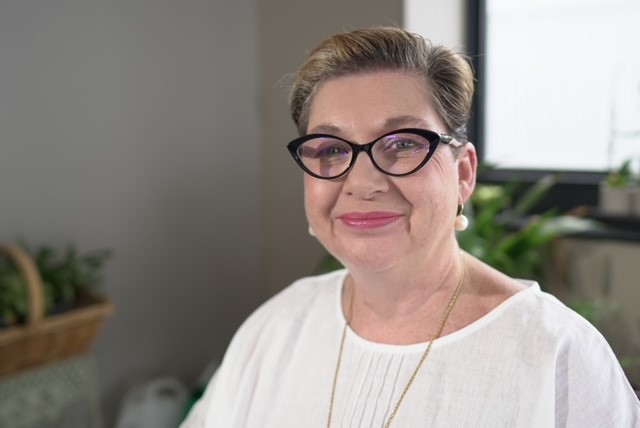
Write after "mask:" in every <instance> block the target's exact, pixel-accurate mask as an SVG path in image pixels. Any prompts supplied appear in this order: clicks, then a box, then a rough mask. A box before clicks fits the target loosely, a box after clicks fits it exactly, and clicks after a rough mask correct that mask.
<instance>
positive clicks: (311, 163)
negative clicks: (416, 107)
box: [287, 128, 459, 180]
mask: <svg viewBox="0 0 640 428" xmlns="http://www.w3.org/2000/svg"><path fill="white" fill-rule="evenodd" d="M453 141H455V140H454V138H453V137H452V136H450V135H446V134H439V133H437V132H433V131H429V130H426V129H419V128H405V129H398V130H396V131H392V132H389V133H387V134H385V135H383V136H381V137H378V138H377V139H376V140H374V141H372V142H370V143H368V144H362V145H361V144H354V143H352V142H350V141H347V140H345V139H342V138H340V137H336V136H333V135H329V134H309V135H304V136H302V137H299V138H296V139H295V140H293V141H291V142H290V143H289V144H288V145H287V149H288V150H289V152H290V153H291V156H293V159H294V160H295V161H296V162H297V163H298V165H300V167H301V168H302V169H303V170H304V171H305V172H306V173H307V174H309V175H311V176H313V177H316V178H321V179H326V180H329V179H332V178H338V177H340V176H342V175H344V174H346V173H347V172H348V171H349V170H350V169H351V167H352V166H353V164H354V163H355V161H356V158H357V157H358V154H359V153H360V152H365V153H366V154H367V155H369V158H370V159H371V162H372V163H373V165H374V166H375V167H376V168H377V169H378V170H380V171H382V172H383V173H385V174H388V175H392V176H395V177H401V176H403V175H409V174H412V173H414V172H416V171H418V170H419V169H420V168H422V167H423V166H424V165H425V164H426V163H427V162H428V161H429V159H431V156H433V154H434V153H435V151H436V148H437V147H438V145H439V144H440V143H442V144H452V142H453ZM458 147H459V146H458Z"/></svg>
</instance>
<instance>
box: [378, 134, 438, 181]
mask: <svg viewBox="0 0 640 428" xmlns="http://www.w3.org/2000/svg"><path fill="white" fill-rule="evenodd" d="M430 148H431V142H430V141H429V140H428V139H426V138H425V137H423V136H421V135H417V134H411V133H400V134H392V135H387V136H385V137H383V138H381V139H380V140H378V141H376V143H375V144H374V146H373V150H372V155H373V159H374V160H375V161H376V164H378V166H379V167H380V168H382V170H384V171H385V172H388V173H390V174H397V175H398V174H407V173H409V172H412V171H413V170H415V169H416V168H418V167H419V166H420V164H421V163H422V161H424V160H425V158H426V157H427V155H428V154H429V150H430Z"/></svg>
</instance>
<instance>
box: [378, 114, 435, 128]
mask: <svg viewBox="0 0 640 428" xmlns="http://www.w3.org/2000/svg"><path fill="white" fill-rule="evenodd" d="M384 126H385V128H387V129H389V128H402V127H404V128H406V127H411V126H418V127H421V128H424V127H426V128H429V126H430V124H429V122H427V121H425V120H424V119H421V118H419V117H415V116H410V115H403V116H396V117H390V118H388V119H387V120H386V121H385V123H384Z"/></svg>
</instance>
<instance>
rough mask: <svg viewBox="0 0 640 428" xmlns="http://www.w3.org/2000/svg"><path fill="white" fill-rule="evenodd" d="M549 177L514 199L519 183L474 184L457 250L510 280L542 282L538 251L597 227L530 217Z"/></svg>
mask: <svg viewBox="0 0 640 428" xmlns="http://www.w3.org/2000/svg"><path fill="white" fill-rule="evenodd" d="M556 182H557V178H556V176H555V175H553V174H550V175H546V176H544V177H542V178H541V179H540V180H538V181H537V182H535V183H534V184H533V185H532V186H531V187H529V189H527V190H526V191H525V192H524V193H523V194H522V195H521V196H520V197H517V196H516V193H517V190H518V187H519V183H518V182H516V181H512V182H509V183H506V184H505V185H504V186H502V185H492V184H479V185H478V186H477V188H476V190H475V192H474V194H473V196H472V199H471V203H470V204H467V206H465V215H467V217H468V218H469V227H468V228H467V230H465V231H464V232H461V233H459V234H458V243H459V244H460V247H461V248H463V249H464V250H466V251H468V252H469V253H470V254H473V255H474V256H476V257H477V258H479V259H480V260H482V261H484V262H486V263H487V264H489V265H491V266H493V267H495V268H496V269H498V270H500V271H502V272H504V273H506V274H507V275H509V276H512V277H519V278H540V277H542V276H543V266H544V262H545V257H547V255H548V254H549V252H548V251H544V249H545V247H547V246H548V245H549V244H550V243H551V242H552V241H553V240H554V239H556V238H558V237H560V236H564V235H567V234H571V233H577V232H581V231H585V230H592V229H595V228H598V227H600V226H599V224H598V223H596V222H595V221H592V220H589V219H585V218H578V217H575V216H569V215H563V214H561V213H559V212H558V211H557V210H555V209H549V210H547V211H544V212H543V213H541V214H533V209H534V208H535V207H536V206H537V205H538V203H539V202H540V201H541V200H542V198H543V197H544V196H545V195H546V194H547V193H548V192H549V190H550V189H551V188H552V187H553V186H554V185H555V184H556Z"/></svg>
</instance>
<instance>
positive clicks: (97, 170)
mask: <svg viewBox="0 0 640 428" xmlns="http://www.w3.org/2000/svg"><path fill="white" fill-rule="evenodd" d="M256 31H257V16H256V6H255V3H254V2H246V1H241V2H238V1H235V0H216V1H200V0H182V1H172V0H136V1H129V0H95V1H85V0H55V1H35V0H3V1H2V2H1V3H0V240H1V241H12V240H14V239H15V238H16V237H18V236H22V237H24V238H26V239H27V240H28V241H29V242H30V243H32V245H38V244H41V243H47V244H53V245H64V244H66V243H67V242H70V241H73V242H75V243H76V244H77V245H78V247H79V248H80V249H81V250H82V249H85V250H89V249H94V248H102V247H109V248H112V249H113V250H114V252H115V257H114V259H113V260H112V261H111V262H110V263H109V266H108V271H107V277H106V283H105V286H104V288H105V292H106V293H107V294H108V296H109V297H110V299H111V300H112V301H113V302H114V303H115V306H116V308H117V309H116V312H115V314H114V315H113V316H112V317H111V318H110V319H109V321H108V322H107V324H106V326H105V328H104V329H103V331H102V332H101V334H100V336H99V338H98V340H97V343H96V347H95V350H96V354H97V358H98V363H99V367H100V377H101V379H100V380H101V384H102V389H103V391H104V397H105V404H106V413H107V415H109V416H108V417H112V415H113V413H114V411H115V408H116V405H117V404H118V401H119V398H120V395H121V393H122V392H123V391H124V390H125V389H126V388H127V387H128V386H130V385H131V384H133V383H134V382H136V381H138V380H141V379H146V378H149V377H152V376H156V375H160V374H174V375H178V376H181V377H182V378H184V379H185V380H186V381H190V380H193V379H194V378H195V377H196V376H197V375H198V374H199V373H200V371H201V370H202V369H203V368H204V366H205V364H206V363H207V362H208V361H209V360H210V359H211V358H213V357H216V356H219V355H221V354H222V352H223V351H224V348H225V347H226V344H227V342H228V340H229V338H230V336H231V334H232V333H233V331H234V330H235V328H236V327H237V325H238V323H239V322H240V321H241V320H242V319H243V318H244V317H245V316H246V315H247V314H248V312H249V311H250V310H251V309H253V308H254V307H255V306H256V305H257V304H258V303H259V302H260V301H261V300H262V299H263V295H264V292H263V288H262V286H261V284H263V280H262V277H263V275H262V271H263V256H262V252H263V228H262V218H263V211H264V208H263V192H262V187H261V186H262V174H263V168H264V167H263V147H264V144H263V139H262V137H261V135H262V133H261V129H260V128H261V127H260V118H259V114H258V103H257V94H258V69H259V66H258V52H257V43H256V40H257V34H256Z"/></svg>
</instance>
